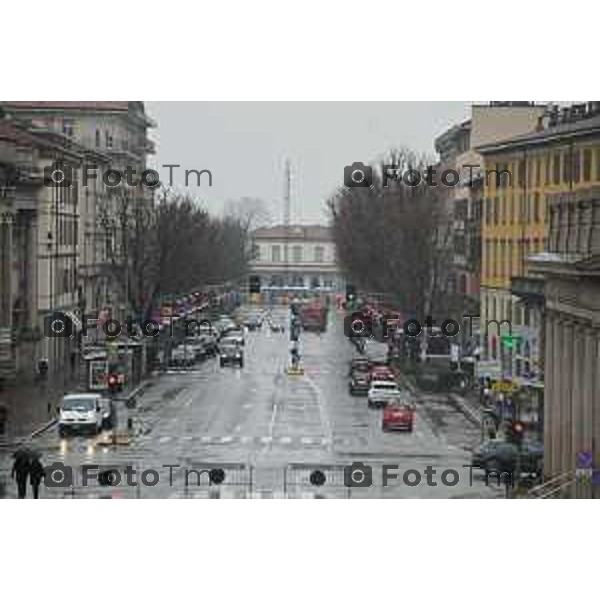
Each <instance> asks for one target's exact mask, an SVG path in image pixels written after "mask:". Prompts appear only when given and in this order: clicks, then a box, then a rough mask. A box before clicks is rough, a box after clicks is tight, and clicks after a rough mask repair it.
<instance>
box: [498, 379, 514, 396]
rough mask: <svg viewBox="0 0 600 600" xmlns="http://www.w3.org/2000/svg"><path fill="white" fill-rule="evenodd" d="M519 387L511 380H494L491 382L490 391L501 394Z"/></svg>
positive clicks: (508, 392)
mask: <svg viewBox="0 0 600 600" xmlns="http://www.w3.org/2000/svg"><path fill="white" fill-rule="evenodd" d="M518 389H519V386H518V385H517V384H516V383H514V382H513V381H507V380H505V381H494V382H493V383H492V391H493V392H500V393H502V394H510V393H511V392H515V391H516V390H518Z"/></svg>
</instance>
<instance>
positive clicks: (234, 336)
mask: <svg viewBox="0 0 600 600" xmlns="http://www.w3.org/2000/svg"><path fill="white" fill-rule="evenodd" d="M223 339H224V340H233V341H235V343H236V344H238V345H239V346H245V345H246V337H245V336H244V330H243V329H242V328H241V327H239V328H236V329H232V330H230V331H228V332H227V333H226V334H225V335H224V336H223Z"/></svg>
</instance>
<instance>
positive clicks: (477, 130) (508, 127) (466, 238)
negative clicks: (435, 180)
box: [435, 102, 544, 318]
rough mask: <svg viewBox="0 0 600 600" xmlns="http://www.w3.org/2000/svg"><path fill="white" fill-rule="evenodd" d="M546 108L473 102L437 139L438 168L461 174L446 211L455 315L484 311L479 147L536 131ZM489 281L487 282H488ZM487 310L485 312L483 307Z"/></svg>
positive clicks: (482, 185)
mask: <svg viewBox="0 0 600 600" xmlns="http://www.w3.org/2000/svg"><path fill="white" fill-rule="evenodd" d="M543 113H544V107H543V106H535V105H534V104H533V103H531V102H490V103H489V104H477V105H473V106H472V107H471V118H470V119H469V120H467V121H464V122H463V123H460V124H459V125H456V126H454V127H452V128H450V129H449V130H447V131H446V132H444V133H443V134H442V135H440V136H439V137H438V138H436V140H435V148H436V151H437V152H438V154H439V156H440V165H439V167H438V168H439V169H441V170H444V169H452V170H454V171H456V172H457V173H458V176H459V180H458V184H457V185H455V186H451V187H448V188H447V189H446V190H445V192H446V197H447V202H448V206H447V214H448V218H449V221H450V227H449V235H448V238H449V243H448V247H449V250H450V252H451V254H452V260H451V273H449V275H448V284H449V291H451V292H453V295H454V297H455V299H456V300H455V304H456V314H457V317H458V318H460V317H461V316H462V315H464V314H480V315H481V316H482V318H485V315H484V314H482V308H483V307H482V306H481V299H482V295H483V299H484V304H485V300H486V299H487V298H486V295H487V294H486V292H484V293H483V294H482V290H481V278H482V276H483V277H484V278H485V277H486V275H487V273H486V271H485V269H484V270H482V248H483V247H484V245H485V243H483V242H482V231H483V230H485V228H486V227H487V226H488V225H489V224H488V223H483V222H482V218H483V204H484V196H485V191H484V189H485V164H484V163H485V161H484V157H483V156H482V155H481V154H480V153H479V152H478V147H479V146H481V145H484V144H491V143H494V142H497V141H499V140H502V139H505V138H510V137H513V136H515V135H518V134H523V133H526V132H529V131H533V130H534V129H535V127H536V126H537V123H538V120H539V118H540V117H541V116H542V115H543ZM485 283H486V285H487V284H489V281H487V280H486V281H485ZM484 312H485V311H484Z"/></svg>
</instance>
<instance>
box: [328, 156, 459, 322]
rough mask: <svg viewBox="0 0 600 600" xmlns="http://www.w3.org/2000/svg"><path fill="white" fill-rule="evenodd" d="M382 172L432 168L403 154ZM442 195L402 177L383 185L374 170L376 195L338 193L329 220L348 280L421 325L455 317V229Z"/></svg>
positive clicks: (366, 190) (370, 190) (364, 190)
mask: <svg viewBox="0 0 600 600" xmlns="http://www.w3.org/2000/svg"><path fill="white" fill-rule="evenodd" d="M382 164H387V165H392V164H393V165H395V166H396V167H397V173H398V174H399V175H401V174H402V173H405V172H409V169H412V170H415V171H419V172H420V173H424V172H425V170H426V168H427V161H426V159H425V158H424V157H420V156H417V155H416V154H414V153H412V152H410V151H408V150H402V149H401V150H395V151H393V152H390V153H389V154H388V156H386V157H385V158H384V160H383V161H382ZM384 182H385V183H387V185H385V184H384ZM444 194H445V190H443V189H441V188H438V187H433V186H430V185H427V184H426V183H425V181H422V182H421V183H420V184H419V185H416V186H414V185H409V184H407V183H406V182H405V181H402V178H401V177H398V178H397V179H387V181H386V180H385V179H384V178H382V173H381V171H379V170H377V169H376V168H373V180H372V186H371V187H350V188H342V189H339V190H338V191H337V192H336V194H334V196H333V197H332V198H331V199H330V200H329V212H330V215H331V220H332V227H333V236H334V241H335V243H336V246H337V254H338V260H339V262H340V263H341V266H342V269H343V270H344V271H345V273H346V275H347V277H348V279H349V280H351V281H352V282H353V283H354V284H355V285H356V286H357V287H358V288H359V289H360V290H362V291H365V292H370V293H375V294H383V295H384V298H385V299H386V300H387V301H388V303H390V304H393V305H395V306H396V307H398V308H400V309H401V310H403V311H405V313H407V314H412V315H414V316H415V317H416V318H418V319H424V318H425V316H426V315H428V314H434V312H435V313H436V314H440V315H441V314H442V313H444V314H449V313H451V312H452V311H453V306H452V305H453V298H452V294H451V293H450V291H449V290H450V289H451V286H449V285H448V275H449V274H450V273H451V269H450V261H451V250H450V248H451V242H452V240H451V235H452V229H451V220H450V219H449V215H448V214H447V208H446V206H447V203H446V202H445V201H444Z"/></svg>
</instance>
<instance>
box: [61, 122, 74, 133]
mask: <svg viewBox="0 0 600 600" xmlns="http://www.w3.org/2000/svg"><path fill="white" fill-rule="evenodd" d="M62 132H63V135H66V136H67V137H73V135H74V133H75V122H74V121H73V119H63V122H62Z"/></svg>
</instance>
